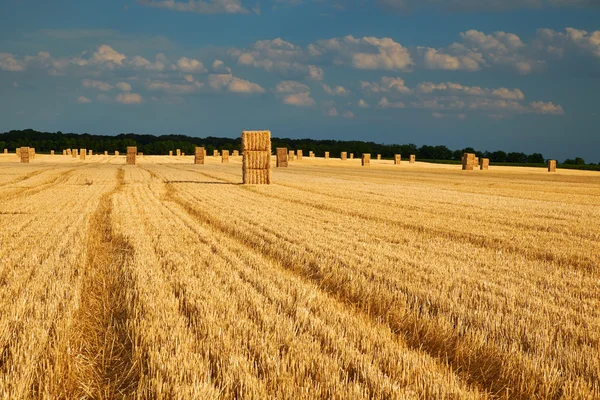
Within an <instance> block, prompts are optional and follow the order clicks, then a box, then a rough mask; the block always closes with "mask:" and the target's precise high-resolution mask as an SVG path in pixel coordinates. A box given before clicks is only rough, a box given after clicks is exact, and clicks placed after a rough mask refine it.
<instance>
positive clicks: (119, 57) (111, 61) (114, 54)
mask: <svg viewBox="0 0 600 400" xmlns="http://www.w3.org/2000/svg"><path fill="white" fill-rule="evenodd" d="M126 58H127V57H126V56H125V54H121V53H119V52H118V51H116V50H115V49H113V48H112V47H110V46H108V45H106V44H103V45H101V46H99V47H98V49H97V50H96V51H95V52H94V54H93V55H92V59H91V61H92V62H93V63H95V64H100V65H104V66H106V67H107V68H109V69H113V68H116V67H117V66H122V65H123V60H125V59H126Z"/></svg>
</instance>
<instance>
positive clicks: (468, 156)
mask: <svg viewBox="0 0 600 400" xmlns="http://www.w3.org/2000/svg"><path fill="white" fill-rule="evenodd" d="M475 158H476V157H475V154H473V153H464V154H463V156H462V169H463V171H473V169H474V168H475V165H477V164H475Z"/></svg>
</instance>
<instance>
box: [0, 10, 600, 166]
mask: <svg viewBox="0 0 600 400" xmlns="http://www.w3.org/2000/svg"><path fill="white" fill-rule="evenodd" d="M597 5H598V2H597V1H591V0H520V1H518V2H517V1H512V0H508V1H503V2H498V1H493V0H487V1H485V0H484V1H481V0H478V1H474V0H448V1H443V2H442V1H439V0H425V1H418V2H417V1H416V0H378V1H375V2H372V3H370V4H369V3H367V4H363V3H362V2H352V1H350V2H344V3H341V2H336V1H316V0H304V1H303V0H275V1H272V2H269V3H260V4H259V3H258V2H247V1H241V0H212V1H211V0H205V1H200V0H197V1H174V0H138V1H137V3H133V4H131V5H129V6H127V7H125V8H118V7H113V8H112V11H111V12H107V15H106V16H105V17H104V18H106V20H102V18H97V17H95V16H93V15H90V16H88V18H89V20H88V22H94V24H91V23H90V28H89V29H82V28H81V26H77V27H76V26H73V27H72V28H70V27H68V26H66V27H61V29H56V28H55V27H54V25H55V22H59V21H55V22H53V21H51V20H50V21H48V25H47V26H38V27H36V29H34V30H30V31H21V32H17V33H14V34H13V35H12V37H7V36H6V35H4V36H5V38H4V39H2V40H0V87H2V88H3V90H2V94H0V105H1V106H2V108H1V111H0V121H2V122H1V123H0V129H2V130H8V129H20V128H26V127H30V125H29V123H30V122H29V121H31V123H32V124H35V125H36V126H35V128H38V129H41V130H51V129H52V128H56V129H59V128H60V129H61V130H63V131H64V130H67V128H65V127H63V126H64V125H66V126H67V127H68V126H73V127H74V128H73V130H75V128H78V127H81V126H86V120H85V118H88V120H89V119H90V118H91V119H92V120H93V121H94V128H93V129H92V128H88V129H87V130H89V131H98V130H100V131H103V132H107V133H117V132H121V131H125V130H127V129H130V130H136V131H138V132H140V133H141V132H147V131H150V132H151V133H161V132H173V131H175V130H178V129H182V130H183V131H182V132H181V133H190V132H189V128H190V127H191V126H193V125H194V124H195V122H194V119H195V118H196V117H198V115H202V116H203V119H204V125H205V127H206V129H207V132H206V135H209V134H212V135H215V134H219V133H220V132H221V130H220V129H221V128H220V126H227V124H233V123H237V124H239V125H240V127H239V129H237V130H241V128H242V127H244V126H246V125H247V124H248V125H249V124H254V123H259V122H261V123H264V121H269V122H271V121H272V122H273V123H274V125H275V127H281V129H280V130H281V131H282V133H284V134H283V135H280V136H285V135H287V136H296V137H307V136H310V134H308V132H313V134H316V135H317V136H316V137H320V138H323V137H328V134H327V133H324V132H329V136H333V137H336V138H344V136H340V135H341V132H345V133H346V136H345V138H349V139H350V138H351V139H363V140H378V141H382V142H409V141H412V142H419V141H420V143H433V144H448V145H450V146H455V147H458V146H461V145H464V146H467V145H470V144H471V143H473V144H476V145H479V146H480V147H494V146H496V147H498V148H500V147H504V148H507V149H511V148H514V149H521V148H520V147H519V146H524V147H525V148H524V149H523V150H528V149H534V150H540V149H542V150H546V152H555V153H559V154H557V155H559V156H561V157H562V156H566V155H571V154H573V153H574V152H578V154H584V155H585V154H590V155H591V151H590V150H589V148H590V146H594V145H597V144H600V139H598V137H597V136H598V135H595V134H594V131H595V127H596V126H598V122H600V120H599V118H600V117H598V114H597V113H595V114H594V112H593V109H594V108H595V107H593V104H597V101H598V99H597V98H595V97H597V96H598V92H599V91H598V89H600V87H599V82H600V29H594V28H593V26H592V28H591V29H590V24H589V23H587V24H585V26H583V27H581V26H574V25H571V24H569V25H566V24H565V25H564V26H561V22H560V15H559V16H557V14H556V12H555V11H556V10H568V13H570V14H573V15H578V14H579V13H581V14H582V15H583V14H586V15H588V16H590V15H591V16H593V15H597V16H600V11H599V10H598V7H597ZM15 7H16V6H15ZM324 9H326V10H327V12H326V13H324V12H323V10H324ZM348 9H351V10H350V11H348ZM390 10H391V11H398V13H392V14H390V13H389V11H390ZM17 11H18V10H15V14H16V15H18V14H19V13H18V12H17ZM413 12H414V13H417V14H418V15H417V16H415V17H413V16H407V14H406V13H409V14H410V13H413ZM532 12H533V13H539V14H540V15H542V16H543V15H545V13H548V16H547V25H540V26H531V27H527V29H524V28H523V27H521V28H519V29H518V30H516V31H511V30H510V29H509V28H510V27H511V26H514V25H513V24H510V23H507V24H506V29H489V30H485V29H482V28H481V26H480V25H481V23H480V22H479V21H478V18H479V17H481V16H482V15H485V18H487V19H489V20H490V21H492V22H493V25H494V26H496V27H497V26H498V25H502V23H503V21H506V20H510V18H515V19H518V18H522V16H521V13H532ZM362 13H364V14H365V16H364V17H362V16H361V14H362ZM427 13H438V14H439V13H449V14H445V18H447V19H449V20H451V19H452V18H453V16H456V15H460V20H461V21H463V20H465V18H466V19H467V20H472V25H473V26H475V27H473V26H465V27H464V29H462V30H459V31H455V32H453V33H452V34H451V35H448V34H447V32H448V31H451V28H445V27H434V26H432V25H429V26H428V25H424V24H422V21H423V18H425V19H426V18H427ZM120 14H126V16H127V17H128V18H131V20H132V21H133V20H135V21H138V24H140V23H143V21H144V18H146V19H147V22H148V24H149V25H151V24H152V23H153V22H156V21H163V20H164V21H166V22H168V23H169V24H168V27H167V28H165V32H162V31H160V29H150V32H149V30H148V29H147V28H144V29H138V30H136V29H135V28H132V27H129V26H128V27H126V28H124V29H122V30H117V29H110V26H111V24H109V23H108V21H109V19H110V18H111V16H112V15H120ZM494 15H502V17H501V18H498V19H495V17H494ZM465 16H466V17H465ZM239 18H242V19H241V20H240V19H239ZM303 18H305V19H306V23H307V24H314V23H315V22H319V21H321V22H322V23H323V24H324V25H327V26H326V27H324V26H319V25H311V26H314V29H305V32H302V31H301V32H300V33H299V32H298V31H294V32H293V34H289V35H285V34H284V33H285V32H281V30H280V31H279V32H268V33H264V34H263V33H261V32H262V31H261V29H258V28H257V29H256V30H248V29H249V28H248V27H252V26H253V24H256V23H258V24H262V23H268V24H271V25H272V24H274V23H277V22H278V21H279V22H281V21H287V22H288V23H289V24H290V26H293V24H294V23H298V22H297V20H300V21H301V20H302V19H303ZM362 18H368V19H369V20H368V21H367V20H364V19H362ZM377 18H380V21H379V20H377ZM457 18H458V17H457ZM228 19H232V20H231V21H229V20H228ZM250 20H254V21H255V22H248V21H250ZM291 20H292V22H290V21H291ZM597 20H600V18H598V19H597ZM240 21H241V22H240ZM263 21H264V22H263ZM349 21H354V22H357V21H359V22H360V21H362V22H365V23H364V24H362V25H361V27H360V29H357V30H356V32H352V31H348V26H349V24H348V22H349ZM369 21H370V22H369ZM390 21H391V22H390ZM398 21H404V22H409V23H410V24H414V27H413V29H412V30H411V32H412V33H413V34H411V35H409V36H407V35H406V32H405V31H403V30H402V29H399V28H398V27H396V26H395V25H394V22H396V23H397V22H398ZM537 21H541V22H543V21H544V18H538V19H537ZM18 22H19V21H18V18H15V23H18ZM80 22H81V21H80ZM84 22H85V21H84ZM367 22H368V23H367ZM379 22H380V23H379ZM569 22H571V21H569ZM173 23H174V24H173ZM177 23H181V25H182V26H181V29H180V30H179V29H178V28H177ZM202 23H205V27H203V26H202V25H201V24H202ZM103 24H104V26H102V25H103ZM195 24H200V26H197V25H195ZM373 24H375V25H377V26H373ZM79 25H81V24H79ZM92 25H93V27H92ZM98 25H101V26H100V27H98ZM239 25H241V26H240V27H239V29H238V28H236V26H239ZM159 26H160V25H159ZM165 26H167V25H165ZM194 26H196V28H195V29H197V30H198V31H197V32H195V31H194V30H193V29H194ZM558 26H561V28H558ZM107 27H109V28H107ZM215 27H216V28H217V29H219V30H221V31H223V32H226V34H223V35H221V36H222V37H221V36H219V37H218V38H217V39H218V40H215V41H213V40H211V39H212V38H211V36H210V35H208V36H207V35H204V33H206V31H207V30H210V29H212V30H213V31H214V29H215ZM597 28H600V25H599V26H598V27H597ZM190 29H192V30H191V31H190ZM203 29H205V30H204V31H203ZM284 31H285V29H284ZM371 31H372V32H371ZM438 31H439V33H438ZM332 33H339V34H332ZM261 36H262V37H261ZM32 49H35V50H37V51H33V52H31V50H32ZM57 97H59V98H60V101H58V102H55V104H51V105H48V104H47V103H52V102H53V100H52V99H55V98H57ZM28 99H29V101H28ZM31 99H35V101H31ZM594 102H596V103H594ZM44 104H46V105H44ZM46 108H48V109H50V108H51V109H52V110H50V111H49V110H46ZM190 110H197V115H195V114H194V113H190ZM128 115H129V116H131V115H135V118H136V120H137V123H136V122H132V121H131V120H130V119H128ZM157 116H162V117H161V118H159V121H154V123H150V122H147V121H148V120H151V119H156V118H157ZM102 117H104V118H102ZM224 119H226V120H227V121H226V122H225V123H224V122H223V120H224ZM442 121H443V122H442ZM486 121H488V122H486ZM44 124H46V125H47V126H44ZM290 125H292V126H293V127H290ZM365 126H369V127H370V129H372V130H375V131H378V132H379V133H378V134H377V135H375V137H373V135H372V134H370V133H366V132H365ZM568 127H571V129H572V128H573V127H576V128H577V129H579V130H580V131H578V133H575V134H574V133H573V132H572V131H570V132H566V131H565V130H566V129H567V128H568ZM434 129H437V131H436V132H435V133H431V132H432V130H434ZM408 130H410V132H408ZM403 131H404V132H403ZM331 132H334V133H331ZM480 132H485V134H484V135H482V134H481V133H480ZM507 132H509V133H507ZM511 132H514V133H511ZM236 133H237V132H236ZM198 134H199V135H202V133H198ZM561 134H562V135H563V136H561ZM544 138H545V140H544ZM474 142H475V143H474ZM535 146H538V147H535ZM561 152H562V153H563V154H561ZM586 152H587V153H586ZM598 158H599V161H600V156H599V157H598Z"/></svg>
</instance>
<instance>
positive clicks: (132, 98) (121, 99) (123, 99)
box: [115, 93, 142, 104]
mask: <svg viewBox="0 0 600 400" xmlns="http://www.w3.org/2000/svg"><path fill="white" fill-rule="evenodd" d="M115 100H116V101H117V102H118V103H121V104H141V103H142V96H140V95H139V94H137V93H120V94H118V95H117V97H115Z"/></svg>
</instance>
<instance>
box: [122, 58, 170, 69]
mask: <svg viewBox="0 0 600 400" xmlns="http://www.w3.org/2000/svg"><path fill="white" fill-rule="evenodd" d="M160 56H162V57H164V56H163V55H162V54H159V55H158V56H157V58H161V57H160ZM129 64H130V65H131V66H132V67H133V68H134V69H138V70H144V69H145V70H148V71H163V70H164V69H165V64H164V63H163V62H161V61H159V60H158V59H157V60H156V61H155V62H150V61H148V60H146V59H145V58H144V57H140V56H135V57H133V58H132V59H131V60H130V61H129Z"/></svg>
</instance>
